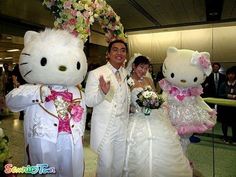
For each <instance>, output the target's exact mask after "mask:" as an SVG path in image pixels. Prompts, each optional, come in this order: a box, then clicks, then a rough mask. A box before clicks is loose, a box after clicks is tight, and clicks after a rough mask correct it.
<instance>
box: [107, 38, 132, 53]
mask: <svg viewBox="0 0 236 177" xmlns="http://www.w3.org/2000/svg"><path fill="white" fill-rule="evenodd" d="M116 43H122V44H124V45H125V48H126V51H127V52H128V45H127V43H126V42H124V41H122V40H120V39H117V40H114V41H112V42H110V43H109V45H108V52H110V51H111V48H112V46H113V44H116Z"/></svg>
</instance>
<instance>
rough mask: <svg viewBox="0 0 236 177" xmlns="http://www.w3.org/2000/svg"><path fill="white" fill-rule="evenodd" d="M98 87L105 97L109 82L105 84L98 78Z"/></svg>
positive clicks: (101, 77)
mask: <svg viewBox="0 0 236 177" xmlns="http://www.w3.org/2000/svg"><path fill="white" fill-rule="evenodd" d="M99 86H100V88H101V90H102V92H103V93H104V94H105V95H106V94H107V93H108V92H109V90H110V81H108V82H106V81H105V80H104V78H103V76H100V78H99Z"/></svg>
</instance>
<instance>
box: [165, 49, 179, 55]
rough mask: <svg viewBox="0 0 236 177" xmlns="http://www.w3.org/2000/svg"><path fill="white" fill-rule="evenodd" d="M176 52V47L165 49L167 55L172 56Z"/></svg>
mask: <svg viewBox="0 0 236 177" xmlns="http://www.w3.org/2000/svg"><path fill="white" fill-rule="evenodd" d="M177 51H178V49H177V48H176V47H169V48H168V49H167V55H169V54H172V53H176V52H177Z"/></svg>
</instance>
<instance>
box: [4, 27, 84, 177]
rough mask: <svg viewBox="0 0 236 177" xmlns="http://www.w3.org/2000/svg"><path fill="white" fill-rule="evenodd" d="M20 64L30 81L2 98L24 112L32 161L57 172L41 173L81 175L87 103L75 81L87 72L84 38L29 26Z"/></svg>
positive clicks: (61, 175) (59, 176)
mask: <svg viewBox="0 0 236 177" xmlns="http://www.w3.org/2000/svg"><path fill="white" fill-rule="evenodd" d="M19 66H20V72H21V75H22V76H23V78H24V79H25V80H26V81H27V82H28V84H25V85H22V86H20V87H19V88H16V89H14V90H12V91H11V92H10V93H9V94H8V95H7V96H6V103H7V105H8V107H9V108H10V109H11V110H12V111H14V112H19V111H22V110H24V112H25V117H24V134H25V143H26V147H27V149H28V161H29V163H30V165H36V164H43V163H46V164H48V165H49V166H50V167H55V170H56V173H55V174H48V175H47V174H46V175H45V176H50V177H53V176H57V177H82V176H83V170H84V162H83V145H82V137H83V134H84V124H85V119H86V107H85V103H84V94H83V92H81V91H80V90H79V89H78V88H77V87H76V85H78V84H80V83H81V82H82V81H83V79H84V77H85V75H86V72H87V60H86V56H85V54H84V52H83V42H82V41H80V40H79V39H78V38H75V37H74V36H73V35H71V34H69V33H68V32H66V31H63V30H51V29H46V30H45V31H43V32H40V33H37V32H33V31H28V32H26V34H25V36H24V49H23V51H22V53H21V56H20V61H19ZM37 175H38V176H42V175H39V174H37ZM37 175H36V176H37Z"/></svg>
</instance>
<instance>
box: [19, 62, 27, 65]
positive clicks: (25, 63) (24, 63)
mask: <svg viewBox="0 0 236 177" xmlns="http://www.w3.org/2000/svg"><path fill="white" fill-rule="evenodd" d="M27 64H28V63H27V62H25V63H21V64H20V65H27Z"/></svg>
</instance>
